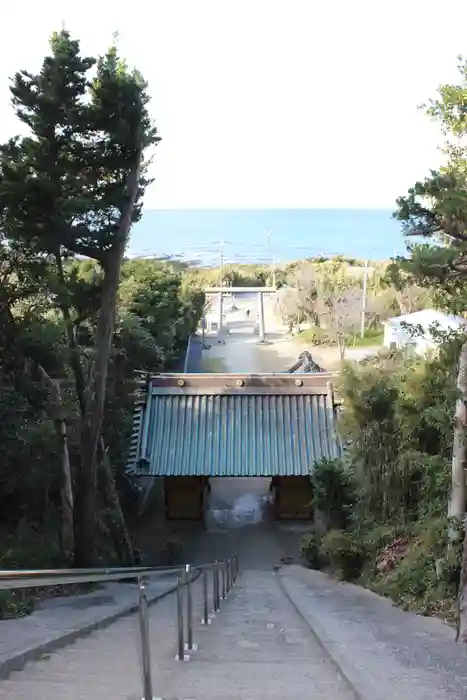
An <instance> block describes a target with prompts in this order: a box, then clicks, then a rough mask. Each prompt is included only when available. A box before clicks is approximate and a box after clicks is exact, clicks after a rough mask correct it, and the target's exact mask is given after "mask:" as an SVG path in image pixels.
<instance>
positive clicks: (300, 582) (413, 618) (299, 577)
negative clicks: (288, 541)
mask: <svg viewBox="0 0 467 700" xmlns="http://www.w3.org/2000/svg"><path fill="white" fill-rule="evenodd" d="M279 580H280V582H281V584H282V585H283V586H284V590H285V591H286V593H287V594H288V595H289V596H290V599H291V600H292V601H293V603H294V604H295V605H296V608H297V609H298V610H299V611H300V613H301V615H302V616H303V618H304V619H306V620H307V621H308V623H309V624H310V626H311V627H312V628H313V629H314V630H315V632H316V633H317V634H318V636H319V637H320V639H321V640H322V642H323V643H324V645H325V646H326V648H327V649H328V650H329V652H330V653H331V654H332V656H333V657H334V658H335V659H336V661H337V662H338V663H339V664H340V666H341V668H342V669H343V670H344V672H345V673H346V674H347V676H348V677H349V678H350V679H351V681H352V683H353V684H354V686H355V687H356V688H357V689H358V691H359V693H360V694H361V697H363V698H365V699H366V698H368V700H370V698H371V700H394V698H395V697H397V698H398V699H399V700H405V699H406V698H407V700H465V698H467V649H466V648H465V646H460V645H458V644H456V643H455V641H454V631H453V630H452V629H451V628H450V627H449V626H448V625H446V624H444V623H443V622H441V621H440V620H437V619H434V618H425V617H421V616H419V615H415V614H412V613H409V612H404V611H402V610H400V609H399V608H396V607H395V606H393V605H392V603H391V602H390V601H389V600H386V599H385V598H382V597H380V596H378V595H375V594H374V593H372V592H371V591H367V590H365V589H363V588H361V587H359V586H355V585H352V584H343V583H339V582H336V581H334V580H332V579H330V578H329V577H328V576H326V575H324V574H321V573H319V572H317V571H309V570H306V569H303V568H302V567H295V566H292V567H290V568H289V567H287V568H284V569H282V570H281V572H280V576H279Z"/></svg>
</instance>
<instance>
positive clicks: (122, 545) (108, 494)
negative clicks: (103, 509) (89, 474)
mask: <svg viewBox="0 0 467 700" xmlns="http://www.w3.org/2000/svg"><path fill="white" fill-rule="evenodd" d="M99 457H100V460H99V462H100V473H101V481H102V491H103V494H104V499H105V502H106V505H107V506H108V508H109V511H110V527H111V528H112V533H113V539H114V543H115V550H116V553H117V556H118V559H119V562H120V564H121V565H122V566H133V564H134V563H135V559H134V552H133V544H132V542H131V537H130V533H129V532H128V528H127V526H126V523H125V517H124V515H123V511H122V508H121V506H120V500H119V497H118V492H117V489H116V486H115V479H114V475H113V472H112V466H111V464H110V460H109V455H108V454H107V451H106V449H105V445H104V440H103V439H102V437H101V439H100V441H99Z"/></svg>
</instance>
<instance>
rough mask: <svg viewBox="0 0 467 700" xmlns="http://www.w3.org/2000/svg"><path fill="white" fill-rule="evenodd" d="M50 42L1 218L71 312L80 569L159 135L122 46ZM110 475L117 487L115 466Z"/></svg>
mask: <svg viewBox="0 0 467 700" xmlns="http://www.w3.org/2000/svg"><path fill="white" fill-rule="evenodd" d="M50 45H51V55H50V56H47V57H46V58H45V59H44V62H43V65H42V69H41V71H40V73H38V74H37V75H33V74H31V73H28V72H26V71H22V72H20V73H18V74H17V75H16V76H15V78H14V80H13V84H12V87H11V92H12V101H13V105H14V108H15V111H16V114H17V116H18V118H19V120H20V121H21V122H22V123H23V124H24V125H25V126H26V127H27V128H28V134H27V135H26V136H24V137H16V138H13V139H11V140H10V141H9V142H8V143H6V144H4V145H3V146H2V147H1V148H0V211H2V228H3V235H4V237H5V238H6V240H7V243H8V250H9V252H10V253H11V254H23V255H26V254H27V255H33V256H36V259H37V260H38V261H40V266H39V267H38V269H37V270H36V274H38V275H39V278H40V281H42V282H43V283H44V285H46V287H47V290H48V291H49V293H50V291H52V292H53V299H54V302H55V303H56V305H57V306H58V308H59V309H60V311H61V313H62V315H63V320H64V324H65V327H66V332H67V342H68V346H69V351H70V356H71V363H72V368H73V373H74V379H75V386H76V393H77V399H78V403H79V406H80V411H81V465H80V470H79V476H78V488H77V494H76V495H77V499H76V516H77V517H76V519H75V525H76V528H75V530H76V537H75V564H76V565H77V566H91V565H93V564H94V561H95V516H96V488H97V465H98V461H99V459H101V460H102V462H103V463H105V464H107V460H106V458H105V449H104V448H103V445H102V439H101V437H102V436H101V431H102V418H103V411H104V402H105V395H106V379H107V369H108V364H109V358H110V353H111V347H112V335H113V331H114V325H115V315H116V304H117V293H118V285H119V280H120V268H121V262H122V259H123V256H124V251H125V246H126V244H127V241H128V235H129V232H130V228H131V225H132V223H133V222H134V221H136V220H137V219H138V217H139V216H140V210H141V198H142V195H143V194H144V190H145V187H146V185H147V180H146V179H145V177H144V176H145V164H144V162H143V157H144V153H145V151H146V149H147V148H148V147H150V146H151V145H154V144H155V143H157V141H158V136H157V133H156V130H155V128H154V126H153V124H152V123H151V120H150V118H149V114H148V111H147V104H148V96H147V94H146V85H145V83H144V81H143V79H142V77H141V75H140V74H139V73H138V72H136V71H130V70H129V69H128V67H127V65H126V64H125V62H124V61H122V60H121V59H120V58H119V57H118V54H117V50H116V48H115V46H112V47H111V48H110V49H109V51H108V52H107V53H106V54H105V55H104V56H103V57H101V58H99V59H97V60H96V59H94V58H91V57H84V56H82V55H81V53H80V47H79V42H78V41H76V40H73V39H71V37H70V35H69V33H68V32H67V31H65V30H63V31H61V32H59V33H55V34H54V35H53V36H52V39H51V42H50ZM77 255H78V256H85V257H88V258H92V259H94V260H96V261H98V263H99V267H100V271H101V273H100V275H99V276H98V279H97V280H96V281H93V282H91V283H90V288H89V289H86V285H83V283H81V284H80V285H78V286H77V285H76V284H74V280H73V277H72V276H70V275H69V274H68V270H67V266H66V262H67V260H69V259H70V258H72V257H74V256H77ZM96 284H97V292H98V293H97V295H96V294H95V291H96ZM90 292H92V293H93V297H92V298H93V299H95V300H96V302H95V303H96V306H97V322H96V331H95V334H96V337H95V349H94V352H93V355H92V359H91V365H90V367H87V366H86V367H85V365H84V363H83V357H82V355H81V352H80V348H79V346H78V343H77V339H76V326H77V319H78V318H79V317H80V313H81V312H82V310H83V307H85V306H86V299H87V298H88V297H89V293H90ZM88 373H89V376H88ZM106 473H107V477H108V480H111V479H112V475H111V470H110V467H108V468H107V470H106ZM123 531H124V528H123Z"/></svg>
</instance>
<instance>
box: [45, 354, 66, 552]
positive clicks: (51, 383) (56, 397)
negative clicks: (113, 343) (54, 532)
mask: <svg viewBox="0 0 467 700" xmlns="http://www.w3.org/2000/svg"><path fill="white" fill-rule="evenodd" d="M36 368H37V371H38V372H39V375H40V377H41V380H42V383H43V384H44V385H45V386H46V387H47V389H48V391H49V397H50V406H51V410H50V412H51V414H52V417H53V420H54V424H55V432H56V435H57V442H58V444H59V446H60V455H61V456H60V471H61V484H60V502H61V516H62V518H61V526H60V545H61V550H62V552H63V553H64V554H65V556H66V557H67V558H71V556H72V554H73V550H74V501H73V479H72V476H71V466H70V454H69V452H68V435H67V426H66V420H65V411H64V408H63V401H62V396H61V393H60V385H59V383H58V381H57V380H54V379H52V377H50V376H49V375H48V373H47V372H46V371H45V369H44V368H43V367H42V365H40V364H36Z"/></svg>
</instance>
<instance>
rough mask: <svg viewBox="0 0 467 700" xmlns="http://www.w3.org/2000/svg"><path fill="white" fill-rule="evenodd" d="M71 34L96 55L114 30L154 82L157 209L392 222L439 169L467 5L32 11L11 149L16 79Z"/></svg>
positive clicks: (6, 48)
mask: <svg viewBox="0 0 467 700" xmlns="http://www.w3.org/2000/svg"><path fill="white" fill-rule="evenodd" d="M63 23H64V25H65V27H66V28H67V29H68V30H69V31H70V32H71V33H72V35H73V36H74V37H76V38H79V39H81V41H82V49H83V52H85V53H92V54H99V53H103V52H104V51H105V50H106V48H107V47H108V45H109V44H110V43H111V42H112V35H113V33H114V32H118V47H119V50H120V52H121V54H122V55H123V56H125V57H126V58H127V60H128V62H129V63H130V64H131V65H135V66H137V67H138V68H139V69H140V70H141V71H142V73H143V74H144V76H145V78H146V80H147V81H148V83H149V92H150V94H151V96H152V102H151V111H152V114H153V116H154V119H155V120H156V123H157V125H158V128H159V132H160V135H161V137H162V142H161V143H160V145H159V146H158V148H157V153H156V157H155V160H154V163H153V166H152V167H153V172H152V175H153V176H154V177H155V179H156V181H155V183H154V184H153V185H152V186H151V187H150V189H149V190H148V192H147V194H146V200H145V205H146V207H148V208H159V209H171V208H211V207H212V208H250V207H251V208H263V207H264V208H276V207H278V208H282V207H285V208H287V207H290V208H295V207H303V208H308V207H322V208H327V207H355V208H358V207H363V208H366V207H372V208H380V207H381V208H386V207H388V208H393V204H394V201H395V199H396V197H397V196H399V195H401V194H404V193H405V192H406V190H407V188H408V187H409V186H410V185H411V184H413V182H414V181H415V180H417V179H419V178H422V177H423V176H424V175H425V174H427V173H428V170H429V168H431V167H436V165H437V164H438V163H439V161H440V155H439V152H438V150H437V147H438V145H439V142H440V137H439V134H438V131H437V129H436V126H435V125H433V124H432V123H430V121H429V119H428V118H427V117H426V116H425V115H424V114H423V113H422V112H421V111H420V110H419V109H418V106H419V105H420V104H421V103H422V102H424V101H426V100H427V99H429V98H430V97H433V96H434V95H435V93H436V89H437V87H438V85H439V84H441V83H445V82H450V81H453V80H456V79H457V71H456V65H457V55H458V54H462V53H464V54H465V55H467V37H466V33H465V27H466V26H467V3H466V2H465V0H444V1H443V3H442V4H440V3H439V2H435V0H425V1H420V0H391V2H387V1H386V2H382V1H381V0H380V2H375V1H374V0H353V1H352V2H349V1H348V0H326V2H322V1H320V2H317V1H315V0H235V1H234V0H153V1H152V2H146V3H145V2H141V1H139V2H138V0H133V2H132V3H118V2H115V1H113V2H108V0H94V1H93V2H90V0H80V2H79V3H75V2H63V1H61V2H59V1H58V0H44V1H43V2H42V3H37V2H32V1H31V0H22V1H20V2H16V3H9V4H8V12H6V13H4V14H3V16H2V22H1V29H0V32H1V36H0V116H1V118H0V138H1V139H6V138H8V137H9V136H12V135H13V134H15V133H17V132H18V130H19V127H18V124H17V122H16V119H15V116H14V114H13V112H12V108H11V106H10V104H9V90H8V84H9V77H11V76H12V75H13V74H14V73H15V71H17V70H19V69H27V70H29V71H31V72H35V71H37V70H38V69H39V67H40V63H41V61H42V58H43V57H44V55H45V54H46V52H47V50H48V43H47V42H48V37H49V35H50V34H51V32H52V31H54V30H60V29H61V27H62V25H63Z"/></svg>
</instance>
